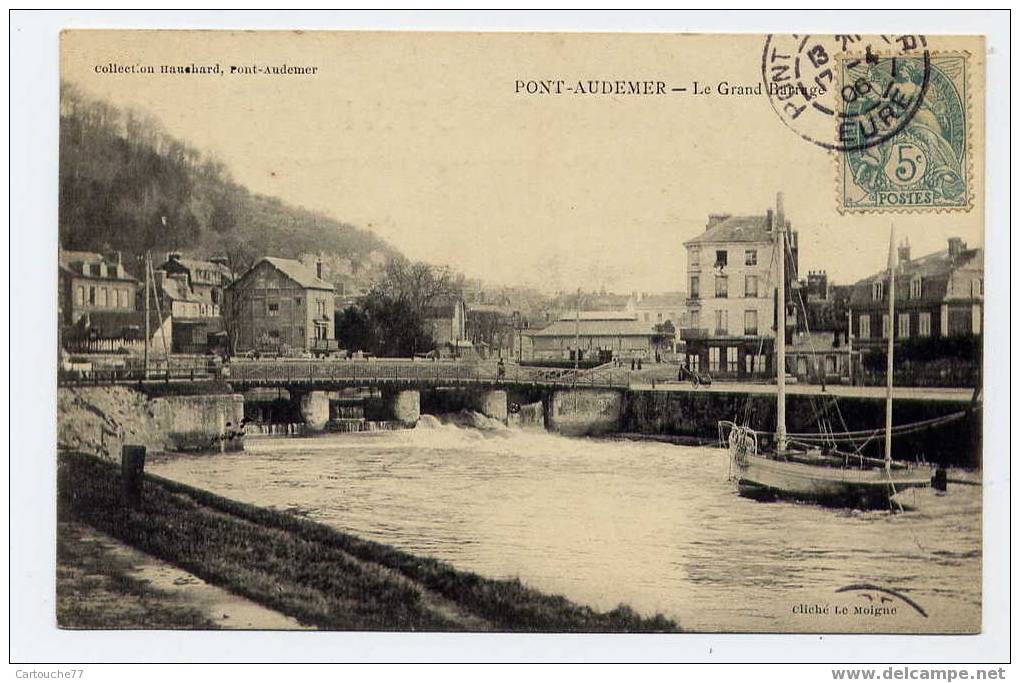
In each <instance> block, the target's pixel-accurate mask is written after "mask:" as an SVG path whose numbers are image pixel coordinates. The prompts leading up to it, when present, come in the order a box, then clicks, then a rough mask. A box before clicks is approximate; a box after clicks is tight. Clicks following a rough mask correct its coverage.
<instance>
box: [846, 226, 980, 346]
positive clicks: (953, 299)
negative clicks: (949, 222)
mask: <svg viewBox="0 0 1020 683" xmlns="http://www.w3.org/2000/svg"><path fill="white" fill-rule="evenodd" d="M895 273H896V300H895V302H894V315H895V320H890V319H889V298H888V297H889V291H888V289H889V273H888V271H885V270H883V271H881V272H878V273H875V274H874V275H872V276H871V277H867V278H865V279H863V280H860V281H859V282H857V283H855V284H854V285H853V289H852V291H851V294H850V302H849V307H850V310H851V317H852V326H853V335H854V343H855V344H857V345H859V346H862V347H863V346H868V345H875V344H881V343H883V341H885V340H887V339H888V338H889V334H890V333H891V334H893V335H894V339H895V340H896V341H902V340H906V339H910V338H916V337H921V338H929V337H955V336H961V335H979V334H981V330H982V317H983V313H984V250H983V249H981V248H976V249H968V248H967V244H966V243H965V242H964V241H963V240H962V239H960V238H959V237H951V238H949V240H948V243H947V246H946V249H944V250H942V251H939V252H935V253H933V254H928V255H926V256H922V257H920V258H917V259H912V258H911V254H910V246H909V245H908V244H904V245H901V246H900V247H899V248H898V249H897V264H896V269H895Z"/></svg>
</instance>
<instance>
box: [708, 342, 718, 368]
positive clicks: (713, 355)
mask: <svg viewBox="0 0 1020 683" xmlns="http://www.w3.org/2000/svg"><path fill="white" fill-rule="evenodd" d="M708 370H709V372H719V347H718V346H712V347H710V348H709V349H708Z"/></svg>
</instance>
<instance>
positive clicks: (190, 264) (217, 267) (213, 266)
mask: <svg viewBox="0 0 1020 683" xmlns="http://www.w3.org/2000/svg"><path fill="white" fill-rule="evenodd" d="M174 263H176V264H178V265H180V266H181V267H182V268H184V269H185V270H187V271H188V272H189V273H190V274H191V279H192V280H194V281H195V282H200V283H203V284H219V283H218V282H214V281H212V280H207V279H202V278H199V277H197V276H196V273H197V272H198V271H203V270H205V271H212V272H217V273H219V274H220V275H222V276H224V277H226V278H230V275H231V273H230V268H227V267H226V266H225V265H223V264H222V263H213V262H212V261H203V260H201V259H192V258H180V257H177V258H172V259H169V260H167V261H166V263H164V264H163V265H161V266H159V268H160V269H162V270H167V268H168V267H171V268H172V267H173V266H172V265H171V264H174Z"/></svg>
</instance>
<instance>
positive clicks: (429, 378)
mask: <svg viewBox="0 0 1020 683" xmlns="http://www.w3.org/2000/svg"><path fill="white" fill-rule="evenodd" d="M230 378H231V380H233V381H236V382H244V383H249V384H306V383H329V382H338V383H354V382H357V381H365V382H372V383H381V384H390V383H399V384H442V383H453V384H500V383H506V384H541V385H555V386H593V387H594V386H612V387H626V386H628V385H629V382H630V378H629V376H628V373H627V372H626V371H623V370H615V371H614V370H604V371H599V372H588V373H585V374H583V375H582V374H581V373H575V372H574V371H573V370H561V369H550V368H532V367H527V366H518V365H512V366H504V368H503V370H502V373H501V372H500V369H499V367H498V366H496V365H493V364H463V363H444V362H436V363H415V362H409V361H353V360H324V361H262V360H260V361H235V362H234V363H232V364H231V366H230Z"/></svg>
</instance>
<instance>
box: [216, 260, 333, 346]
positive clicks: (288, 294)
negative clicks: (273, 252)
mask: <svg viewBox="0 0 1020 683" xmlns="http://www.w3.org/2000/svg"><path fill="white" fill-rule="evenodd" d="M225 294H226V297H225V298H226V310H225V318H226V322H227V327H228V330H227V331H228V333H229V334H230V335H231V337H232V339H233V344H234V350H235V351H236V352H244V351H250V350H256V351H264V352H272V353H279V352H283V351H286V350H293V351H309V352H312V353H328V352H331V351H335V350H336V348H337V343H336V336H335V333H334V327H333V302H334V287H333V285H332V284H331V283H329V282H327V281H326V280H324V279H323V277H322V267H321V264H320V265H319V266H318V267H317V269H316V270H312V269H311V268H308V267H307V266H305V265H304V264H302V263H301V262H300V261H294V260H291V259H284V258H274V257H270V256H266V257H264V258H263V259H262V260H260V261H259V262H258V263H256V264H255V265H254V266H252V267H251V269H250V270H248V272H246V273H245V274H244V275H242V276H241V277H239V278H238V279H237V280H235V281H234V282H232V283H231V284H230V285H228V286H227V289H226V293H225Z"/></svg>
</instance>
